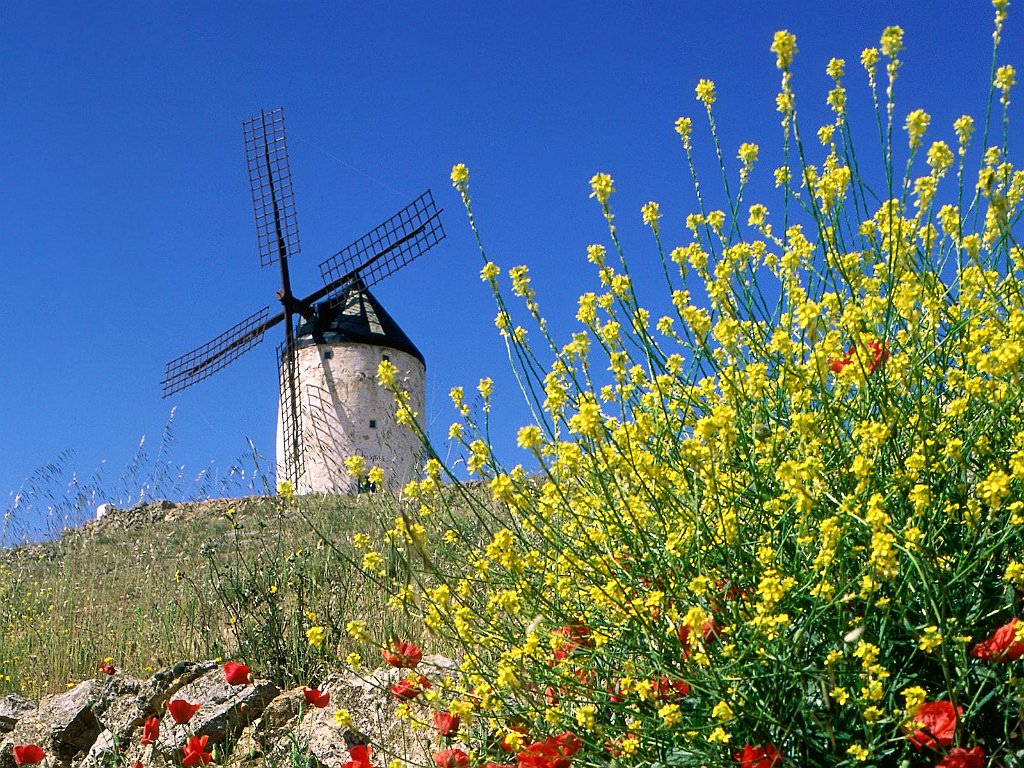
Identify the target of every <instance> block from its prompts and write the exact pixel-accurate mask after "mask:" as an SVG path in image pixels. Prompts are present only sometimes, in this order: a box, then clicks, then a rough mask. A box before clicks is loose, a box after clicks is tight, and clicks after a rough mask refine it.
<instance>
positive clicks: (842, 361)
mask: <svg viewBox="0 0 1024 768" xmlns="http://www.w3.org/2000/svg"><path fill="white" fill-rule="evenodd" d="M849 364H850V353H849V352H847V353H846V354H845V355H843V356H842V357H830V358H829V359H828V367H829V368H831V369H832V373H842V372H843V368H845V367H846V366H848V365H849Z"/></svg>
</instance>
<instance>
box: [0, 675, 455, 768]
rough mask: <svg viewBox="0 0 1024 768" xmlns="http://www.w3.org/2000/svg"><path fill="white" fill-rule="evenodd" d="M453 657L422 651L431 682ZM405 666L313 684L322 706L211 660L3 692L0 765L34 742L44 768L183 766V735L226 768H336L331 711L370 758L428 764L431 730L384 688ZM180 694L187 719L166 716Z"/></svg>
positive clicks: (341, 755)
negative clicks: (300, 764) (238, 677)
mask: <svg viewBox="0 0 1024 768" xmlns="http://www.w3.org/2000/svg"><path fill="white" fill-rule="evenodd" d="M451 669H452V663H451V662H450V661H448V660H447V659H444V658H442V657H436V656H435V657H428V658H426V659H424V660H423V663H422V664H421V668H420V670H419V671H421V672H422V673H423V674H425V675H426V676H428V677H431V678H433V679H435V680H436V679H437V678H438V677H441V676H445V675H447V674H449V673H450V671H451ZM403 672H404V670H397V669H390V668H386V669H381V670H377V671H375V672H370V673H364V674H356V673H339V674H335V675H331V676H329V677H328V678H327V679H326V680H324V681H323V683H322V684H321V685H320V688H321V690H324V691H328V692H330V694H331V702H330V705H329V706H328V707H325V708H323V709H317V708H316V707H313V706H311V705H309V704H307V703H306V702H305V697H304V695H303V691H302V688H295V689H292V690H288V691H283V692H282V691H280V690H278V688H277V687H276V686H275V685H274V684H273V683H271V682H270V681H268V680H253V681H252V682H250V683H248V684H246V685H230V684H228V682H227V681H226V680H225V677H224V673H223V671H222V669H221V667H220V665H219V664H217V663H216V662H212V661H211V662H205V663H193V662H182V663H179V664H177V665H175V666H174V667H171V668H168V669H165V670H161V671H160V672H157V673H156V674H155V675H154V676H153V677H151V678H150V679H148V680H141V679H136V678H133V677H130V676H127V675H122V674H114V675H111V676H109V677H104V678H103V679H101V680H87V681H85V682H83V683H80V684H79V685H77V686H75V687H74V688H72V689H70V690H68V691H66V692H64V693H61V694H57V695H55V696H49V697H47V698H45V699H42V700H41V701H38V702H32V701H28V700H27V699H24V698H22V697H20V696H16V695H11V696H7V697H5V698H0V768H16V765H15V761H14V747H15V745H18V744H37V745H39V746H40V747H42V748H43V749H44V750H45V751H46V759H45V761H44V762H43V766H44V768H101V767H103V766H109V765H117V764H120V765H133V764H134V763H135V761H136V760H138V761H141V762H142V764H143V765H145V766H147V768H148V767H149V766H152V767H153V768H170V767H171V766H178V765H180V764H181V754H182V751H181V748H182V745H183V744H184V742H185V740H186V739H187V738H188V737H189V736H200V737H202V736H206V737H207V749H212V750H213V752H214V754H215V757H216V762H217V764H218V765H222V766H225V767H230V768H236V767H237V768H241V766H259V765H262V764H264V763H265V764H266V765H268V766H272V765H289V764H294V763H292V762H290V759H291V758H292V757H293V756H294V755H295V754H296V753H300V754H302V755H303V759H304V760H305V763H304V764H305V765H308V766H309V767H310V768H340V767H341V766H342V765H343V764H344V763H346V762H347V761H348V760H349V755H348V751H347V749H346V746H345V741H344V738H343V736H344V731H345V730H346V729H344V728H341V727H339V725H338V724H337V722H336V721H335V719H334V712H335V711H336V710H337V709H339V708H342V709H345V710H347V711H348V712H349V713H350V715H351V725H350V726H349V729H351V730H353V731H356V732H358V733H360V734H364V735H366V736H368V737H369V739H370V740H371V742H372V743H373V745H374V763H375V764H377V765H381V764H387V762H388V761H389V760H390V759H392V758H396V757H397V758H399V759H402V760H403V761H405V762H409V763H419V764H423V763H427V762H429V755H430V746H431V745H430V743H429V736H424V735H423V734H422V733H421V734H419V735H415V734H413V733H412V732H411V730H410V729H408V728H407V727H406V725H405V724H404V723H403V722H402V721H400V720H398V719H397V718H395V717H394V714H393V713H394V702H393V700H392V697H391V694H390V692H389V686H390V685H391V684H392V683H394V682H396V681H397V680H398V679H399V677H401V675H402V673H403ZM173 699H185V700H186V701H188V702H190V703H192V704H199V705H200V707H199V709H198V710H197V711H196V713H195V714H194V715H193V717H192V718H191V719H190V720H189V721H188V723H187V724H184V725H179V724H177V723H175V722H174V720H173V719H172V717H171V716H170V714H169V713H168V711H167V703H168V701H171V700H173ZM153 717H155V718H158V719H159V721H160V734H159V737H158V738H157V739H156V740H155V741H154V743H152V744H147V745H142V744H141V743H140V740H141V736H142V732H143V726H144V724H145V722H146V721H147V720H148V719H150V718H153Z"/></svg>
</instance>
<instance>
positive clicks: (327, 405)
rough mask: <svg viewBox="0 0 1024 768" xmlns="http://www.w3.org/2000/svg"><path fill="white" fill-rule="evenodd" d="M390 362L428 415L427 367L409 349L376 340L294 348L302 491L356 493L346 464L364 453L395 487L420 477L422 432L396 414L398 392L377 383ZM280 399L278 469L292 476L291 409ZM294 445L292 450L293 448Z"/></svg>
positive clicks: (413, 403) (390, 487)
mask: <svg viewBox="0 0 1024 768" xmlns="http://www.w3.org/2000/svg"><path fill="white" fill-rule="evenodd" d="M385 359H387V360H389V361H390V362H391V363H392V364H393V365H394V366H395V367H396V368H397V369H398V371H399V375H398V377H397V378H398V380H399V381H400V382H401V385H402V387H403V388H404V389H406V390H407V391H408V392H409V395H410V404H411V406H412V409H413V410H414V411H415V412H416V413H418V414H420V416H421V417H422V415H423V413H424V408H425V405H426V368H425V366H424V365H423V363H422V362H420V360H419V359H417V358H416V357H414V356H413V355H410V354H408V353H406V352H403V351H401V350H397V349H391V348H389V347H380V346H376V345H372V344H352V343H344V344H310V345H308V346H301V347H299V348H298V350H297V352H296V368H297V383H298V391H299V397H298V400H299V402H298V406H297V411H298V415H299V423H300V439H301V443H302V444H301V446H300V450H301V451H302V461H301V462H300V467H301V470H300V473H299V475H298V480H297V482H296V489H295V490H296V493H298V494H309V493H351V492H355V491H357V490H359V488H358V485H357V483H356V481H355V480H353V478H352V477H351V476H349V474H348V472H347V471H346V470H345V467H344V465H343V462H344V461H345V459H346V458H348V457H349V456H354V455H359V456H362V457H363V458H364V459H365V460H366V464H367V467H373V466H379V467H380V468H381V469H383V470H384V474H385V478H386V485H385V489H386V490H387V491H389V492H393V493H397V492H398V491H400V490H401V489H402V488H403V487H404V486H405V485H406V483H408V482H409V481H410V480H412V479H414V478H418V477H419V474H420V470H421V468H422V466H423V447H422V445H421V443H420V439H419V437H418V436H417V435H416V434H414V433H413V432H412V431H411V430H409V429H408V428H407V427H405V426H403V425H401V424H399V423H398V421H397V419H396V418H395V402H394V397H393V395H392V394H391V392H389V391H388V390H386V389H384V388H383V387H381V386H380V385H379V384H378V383H377V367H378V366H379V365H380V363H381V361H382V360H385ZM284 403H285V398H281V405H280V407H279V409H278V419H277V468H278V476H279V477H287V476H288V473H287V472H286V471H285V457H286V455H287V451H286V446H285V445H284V431H285V430H284V427H283V424H284V423H285V414H284V411H283V406H284ZM289 450H290V448H289Z"/></svg>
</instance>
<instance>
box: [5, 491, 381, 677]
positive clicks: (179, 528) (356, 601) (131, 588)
mask: <svg viewBox="0 0 1024 768" xmlns="http://www.w3.org/2000/svg"><path fill="white" fill-rule="evenodd" d="M390 503H392V504H393V503H394V502H393V501H392V502H390ZM391 516H393V515H391ZM387 519H389V510H388V509H387V506H386V504H385V503H384V502H383V501H382V500H381V499H380V498H379V497H370V496H359V497H337V498H330V499H325V500H314V501H310V500H296V502H295V503H294V504H292V505H285V504H283V503H282V501H281V500H280V499H276V498H260V497H250V498H242V499H233V500H220V501H206V502H201V503H187V504H173V503H170V502H160V503H156V504H151V505H142V506H138V507H135V508H133V509H128V510H114V511H113V512H112V513H111V514H110V515H109V516H107V517H106V518H104V519H103V520H93V521H89V522H88V523H86V524H85V525H84V526H83V527H81V528H79V529H75V530H70V531H66V532H65V533H64V534H63V535H62V536H61V537H60V538H59V540H56V541H52V542H45V543H41V544H32V545H27V546H24V547H20V548H16V549H9V550H5V551H3V552H0V694H2V693H8V692H18V693H22V694H24V695H27V696H32V697H37V696H40V695H44V694H47V693H53V692H57V691H60V690H64V689H65V688H66V687H68V686H69V685H70V684H72V683H76V682H78V681H80V680H82V679H85V678H90V677H94V676H95V675H96V670H97V666H98V664H99V663H100V662H101V661H103V660H104V659H110V660H111V661H110V662H109V663H112V664H114V665H115V666H116V667H118V668H124V669H125V670H126V671H130V672H132V673H134V674H138V675H144V674H146V673H147V672H151V671H152V670H154V669H159V668H160V667H163V666H167V665H168V664H174V663H176V662H177V661H180V660H183V659H208V658H216V657H229V656H230V657H234V656H240V657H243V658H246V660H247V661H249V663H250V664H252V665H253V667H254V669H258V670H259V672H260V673H262V674H265V675H268V676H271V677H273V678H275V679H277V680H279V681H280V682H290V681H291V680H293V679H296V678H297V676H301V675H305V674H313V673H316V672H317V671H318V669H319V666H320V655H319V654H318V653H317V652H316V649H315V648H312V647H310V644H309V642H308V640H307V637H306V630H307V629H309V628H310V627H311V626H322V627H324V629H325V631H326V637H327V645H328V646H329V647H330V649H331V650H332V651H336V652H338V653H341V654H342V655H344V654H346V653H348V652H349V650H363V651H364V653H365V651H366V649H359V648H356V647H352V648H349V647H348V642H349V641H347V639H346V636H345V633H344V631H343V628H344V623H345V621H347V620H348V619H350V618H351V617H353V616H359V617H360V618H362V619H363V620H366V621H370V622H393V621H394V618H393V617H390V618H385V597H384V593H385V592H386V590H385V589H383V587H384V586H385V585H382V584H379V583H374V581H372V580H370V579H368V578H367V577H366V576H365V575H364V574H363V573H362V572H361V570H360V569H358V568H355V567H354V565H353V563H354V562H355V561H354V559H353V558H354V557H355V556H357V555H358V557H359V558H360V559H361V557H362V555H361V554H359V553H357V552H356V550H355V549H354V547H353V545H352V535H353V533H355V532H359V531H366V532H370V533H371V536H372V535H373V534H372V532H373V531H374V530H378V531H382V530H383V528H384V527H386V526H382V525H380V524H379V521H382V520H387ZM400 572H401V568H400V567H399V566H398V561H397V559H396V560H395V561H394V562H393V563H392V564H391V565H390V566H389V567H388V568H387V570H386V574H385V576H384V577H383V578H384V579H386V580H387V579H395V578H399V577H400ZM388 615H389V616H390V612H388ZM380 625H382V624H378V626H380ZM320 671H323V670H320Z"/></svg>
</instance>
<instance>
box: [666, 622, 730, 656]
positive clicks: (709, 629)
mask: <svg viewBox="0 0 1024 768" xmlns="http://www.w3.org/2000/svg"><path fill="white" fill-rule="evenodd" d="M721 631H722V628H721V627H720V626H718V622H717V621H715V620H714V618H710V619H708V620H707V621H705V622H704V626H703V627H701V630H700V637H701V640H703V641H704V642H705V643H711V642H713V641H714V640H716V639H718V635H719V633H720V632H721ZM677 634H678V636H679V644H680V645H682V646H683V658H686V657H687V656H689V655H690V650H691V645H690V634H691V632H690V628H689V627H688V626H686V625H685V624H680V625H679V631H678V633H677Z"/></svg>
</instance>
